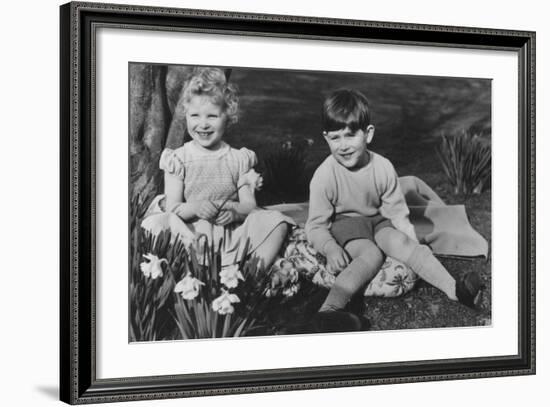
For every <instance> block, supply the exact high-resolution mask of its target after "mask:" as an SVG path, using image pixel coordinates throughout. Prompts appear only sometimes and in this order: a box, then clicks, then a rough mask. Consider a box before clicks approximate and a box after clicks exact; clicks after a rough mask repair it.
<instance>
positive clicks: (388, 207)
mask: <svg viewBox="0 0 550 407" xmlns="http://www.w3.org/2000/svg"><path fill="white" fill-rule="evenodd" d="M385 172H386V174H385V175H386V177H385V185H382V186H381V187H382V188H381V189H380V190H381V191H384V193H383V194H382V196H381V197H380V199H381V201H382V206H381V207H380V213H381V215H382V216H384V217H385V218H388V219H390V220H391V222H392V224H393V226H394V227H395V228H396V229H397V230H399V231H401V232H403V233H405V234H406V235H407V236H408V237H410V238H411V239H413V240H414V241H416V242H417V241H418V239H417V237H416V233H415V231H414V226H413V225H412V223H411V222H410V220H409V208H408V207H407V202H406V201H405V196H404V195H403V191H402V190H401V185H400V184H399V179H398V177H397V173H396V171H395V169H394V167H393V165H392V164H391V162H390V161H387V165H386V166H385Z"/></svg>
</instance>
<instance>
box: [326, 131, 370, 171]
mask: <svg viewBox="0 0 550 407" xmlns="http://www.w3.org/2000/svg"><path fill="white" fill-rule="evenodd" d="M324 136H325V140H326V141H327V143H328V146H329V148H330V152H331V154H332V156H333V157H334V159H335V160H336V161H337V162H338V163H339V164H341V165H343V166H344V167H346V168H347V169H349V170H355V169H359V168H361V167H363V166H365V165H366V164H367V163H368V160H369V156H368V153H367V145H368V144H369V143H370V142H371V141H372V138H373V137H374V126H372V125H369V126H368V127H367V128H366V129H364V130H363V129H357V130H352V129H350V127H349V126H346V127H345V128H343V129H340V130H334V131H329V132H324Z"/></svg>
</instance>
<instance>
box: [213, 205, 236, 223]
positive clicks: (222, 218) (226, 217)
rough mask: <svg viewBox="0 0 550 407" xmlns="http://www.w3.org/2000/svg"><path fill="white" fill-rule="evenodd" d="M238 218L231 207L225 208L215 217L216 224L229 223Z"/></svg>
mask: <svg viewBox="0 0 550 407" xmlns="http://www.w3.org/2000/svg"><path fill="white" fill-rule="evenodd" d="M237 220H238V215H237V213H236V212H235V211H234V210H233V209H227V210H223V211H221V212H220V214H219V215H218V217H217V218H216V222H215V223H216V225H221V226H225V225H229V224H231V223H233V222H236V221H237Z"/></svg>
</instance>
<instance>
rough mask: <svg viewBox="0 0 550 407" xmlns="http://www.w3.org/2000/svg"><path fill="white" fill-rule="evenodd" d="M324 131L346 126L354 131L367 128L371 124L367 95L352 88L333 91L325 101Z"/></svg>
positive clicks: (323, 113)
mask: <svg viewBox="0 0 550 407" xmlns="http://www.w3.org/2000/svg"><path fill="white" fill-rule="evenodd" d="M321 120H322V126H323V131H327V132H328V131H335V130H340V129H344V128H345V127H346V126H349V128H350V129H351V130H352V131H356V130H359V129H363V130H364V129H366V128H367V127H368V126H369V124H370V109H369V102H368V100H367V98H366V96H365V95H363V94H362V93H361V92H358V91H356V90H352V89H339V90H336V91H334V92H332V93H331V94H330V95H329V96H328V97H327V98H326V99H325V103H323V111H322V119H321Z"/></svg>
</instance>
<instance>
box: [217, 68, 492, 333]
mask: <svg viewBox="0 0 550 407" xmlns="http://www.w3.org/2000/svg"><path fill="white" fill-rule="evenodd" d="M231 81H232V82H234V83H236V84H237V85H238V86H239V89H240V95H241V96H240V100H241V104H240V105H241V120H240V122H239V124H237V125H236V126H235V127H234V128H233V129H232V131H231V132H230V133H229V134H228V136H227V140H228V142H229V143H230V144H232V145H234V146H241V145H243V146H247V147H248V148H251V149H253V150H255V151H256V152H257V153H258V155H259V157H260V159H261V158H262V156H263V155H264V154H266V153H267V152H269V151H270V150H272V149H273V148H277V147H278V146H280V144H281V143H282V142H283V141H299V140H304V139H311V140H313V145H312V146H311V147H310V148H309V149H308V152H307V170H306V171H308V173H311V171H313V170H314V169H315V168H316V167H317V166H318V165H319V163H320V162H321V161H322V160H323V159H324V158H325V157H326V156H327V155H328V148H327V147H326V146H325V142H324V140H323V139H322V137H320V123H319V118H320V114H319V112H320V106H321V104H322V100H323V98H324V97H325V96H326V95H327V94H328V93H329V92H330V91H331V90H334V89H337V88H341V87H353V88H356V89H359V90H361V91H362V92H364V93H365V94H366V95H367V97H368V98H369V100H370V103H371V108H372V109H373V112H372V116H373V122H374V125H375V126H376V134H375V139H374V142H373V144H372V145H371V148H372V149H373V150H374V151H377V152H379V153H380V154H382V155H384V156H386V157H387V158H389V159H390V160H391V161H392V162H393V164H394V166H395V168H396V170H397V172H398V174H399V175H416V176H418V177H420V178H421V179H423V180H424V181H426V182H427V183H428V185H430V186H431V187H432V188H433V189H434V190H435V191H436V192H437V193H438V194H439V195H440V196H441V197H442V198H443V200H444V201H445V202H447V203H449V204H464V205H465V206H466V210H467V214H468V216H469V219H470V222H471V224H472V226H473V227H474V228H475V229H476V230H477V231H478V232H480V233H481V234H482V235H483V236H484V237H485V238H486V239H487V240H488V241H489V243H490V242H491V192H490V190H489V191H484V192H483V193H482V194H480V195H477V196H473V197H465V196H454V195H453V194H452V193H451V188H450V185H449V184H448V183H447V181H446V179H445V177H444V174H443V172H442V169H441V166H440V164H439V162H438V160H437V156H436V154H435V147H436V145H437V143H438V139H437V137H438V136H439V135H441V134H442V133H446V134H452V133H457V132H461V131H463V130H468V129H470V130H472V131H474V132H476V133H480V134H482V135H484V137H485V138H487V139H488V140H490V137H491V136H490V134H491V106H490V102H491V87H490V81H489V80H486V79H460V78H436V77H412V76H390V75H364V74H361V75H360V74H330V73H308V72H299V73H291V72H285V71H263V70H242V69H234V70H233V72H232V74H231ZM442 262H443V264H444V265H445V266H446V267H447V269H448V270H449V272H450V273H451V274H452V275H453V276H455V277H459V276H460V275H462V274H463V273H466V272H468V271H477V272H479V273H480V275H481V278H482V279H483V281H484V282H485V284H486V285H487V290H486V291H485V294H484V296H483V300H482V303H481V311H480V312H473V311H471V310H469V309H467V308H466V307H463V306H461V305H459V304H457V303H455V302H452V301H450V300H448V299H447V298H446V296H445V295H444V294H442V293H441V292H439V291H437V290H436V289H434V288H433V287H431V286H428V285H427V284H426V283H422V282H421V283H419V284H418V286H417V289H415V290H413V291H412V292H411V293H409V294H407V295H405V296H404V297H401V298H397V299H377V298H368V299H367V300H366V302H367V311H366V315H367V316H368V318H369V319H370V320H371V322H372V324H373V326H372V329H375V330H381V329H383V330H390V329H400V328H428V327H430V328H433V327H447V326H474V325H486V324H489V323H490V321H491V295H490V293H491V261H490V259H489V260H485V259H475V260H456V259H454V260H453V259H442ZM306 300H307V299H304V301H306Z"/></svg>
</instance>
